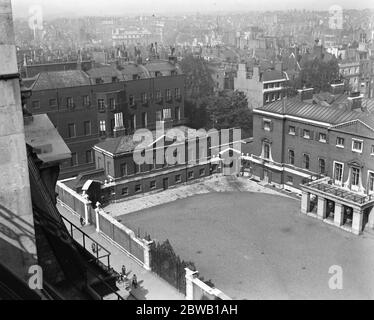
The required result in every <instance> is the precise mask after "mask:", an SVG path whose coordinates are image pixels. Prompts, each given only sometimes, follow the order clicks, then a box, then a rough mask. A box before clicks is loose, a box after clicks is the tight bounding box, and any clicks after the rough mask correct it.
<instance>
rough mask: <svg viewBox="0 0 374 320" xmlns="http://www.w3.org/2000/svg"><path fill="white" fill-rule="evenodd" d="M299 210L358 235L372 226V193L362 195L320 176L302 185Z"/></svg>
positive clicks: (373, 201)
mask: <svg viewBox="0 0 374 320" xmlns="http://www.w3.org/2000/svg"><path fill="white" fill-rule="evenodd" d="M301 189H302V200H301V213H303V214H306V215H309V216H312V217H315V218H318V219H320V220H323V221H324V222H326V223H329V224H333V225H335V226H337V227H339V228H341V229H344V230H346V231H350V232H352V233H354V234H357V235H359V234H360V233H361V232H362V231H363V230H364V229H365V228H371V229H374V194H371V195H365V194H362V193H358V192H354V191H351V190H348V189H345V188H343V187H340V186H337V185H334V184H333V183H332V180H331V179H330V178H328V177H327V178H323V179H320V180H316V181H312V182H309V183H306V184H304V185H302V187H301Z"/></svg>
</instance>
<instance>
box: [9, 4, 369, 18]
mask: <svg viewBox="0 0 374 320" xmlns="http://www.w3.org/2000/svg"><path fill="white" fill-rule="evenodd" d="M336 4H337V5H340V6H342V7H343V9H344V8H346V9H364V8H374V1H373V0H12V6H13V14H14V15H15V16H16V17H27V16H28V10H29V8H30V7H31V6H33V5H40V6H41V7H42V8H43V12H44V15H45V16H51V15H53V16H64V15H74V16H80V15H82V16H87V15H91V16H92V15H97V16H102V15H126V14H139V15H140V14H161V13H169V14H170V13H183V12H185V13H196V12H199V13H206V12H212V11H244V10H247V11H249V10H259V11H266V10H288V9H306V10H326V11H327V10H328V9H329V7H330V6H332V5H336Z"/></svg>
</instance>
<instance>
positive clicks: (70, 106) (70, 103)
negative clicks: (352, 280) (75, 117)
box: [66, 97, 74, 108]
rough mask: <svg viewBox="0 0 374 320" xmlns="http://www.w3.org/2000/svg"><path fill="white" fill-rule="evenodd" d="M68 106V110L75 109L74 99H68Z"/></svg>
mask: <svg viewBox="0 0 374 320" xmlns="http://www.w3.org/2000/svg"><path fill="white" fill-rule="evenodd" d="M66 105H67V107H68V108H74V100H73V98H72V97H67V98H66Z"/></svg>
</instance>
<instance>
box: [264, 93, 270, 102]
mask: <svg viewBox="0 0 374 320" xmlns="http://www.w3.org/2000/svg"><path fill="white" fill-rule="evenodd" d="M265 97H266V98H265V99H266V100H265V101H266V102H270V98H269V95H268V94H267V95H265Z"/></svg>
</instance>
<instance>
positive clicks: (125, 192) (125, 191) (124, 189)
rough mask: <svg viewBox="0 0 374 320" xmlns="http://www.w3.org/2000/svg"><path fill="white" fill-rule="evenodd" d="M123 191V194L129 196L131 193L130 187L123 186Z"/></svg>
mask: <svg viewBox="0 0 374 320" xmlns="http://www.w3.org/2000/svg"><path fill="white" fill-rule="evenodd" d="M121 193H122V195H123V196H127V195H128V194H129V188H127V187H126V188H122V190H121Z"/></svg>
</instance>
